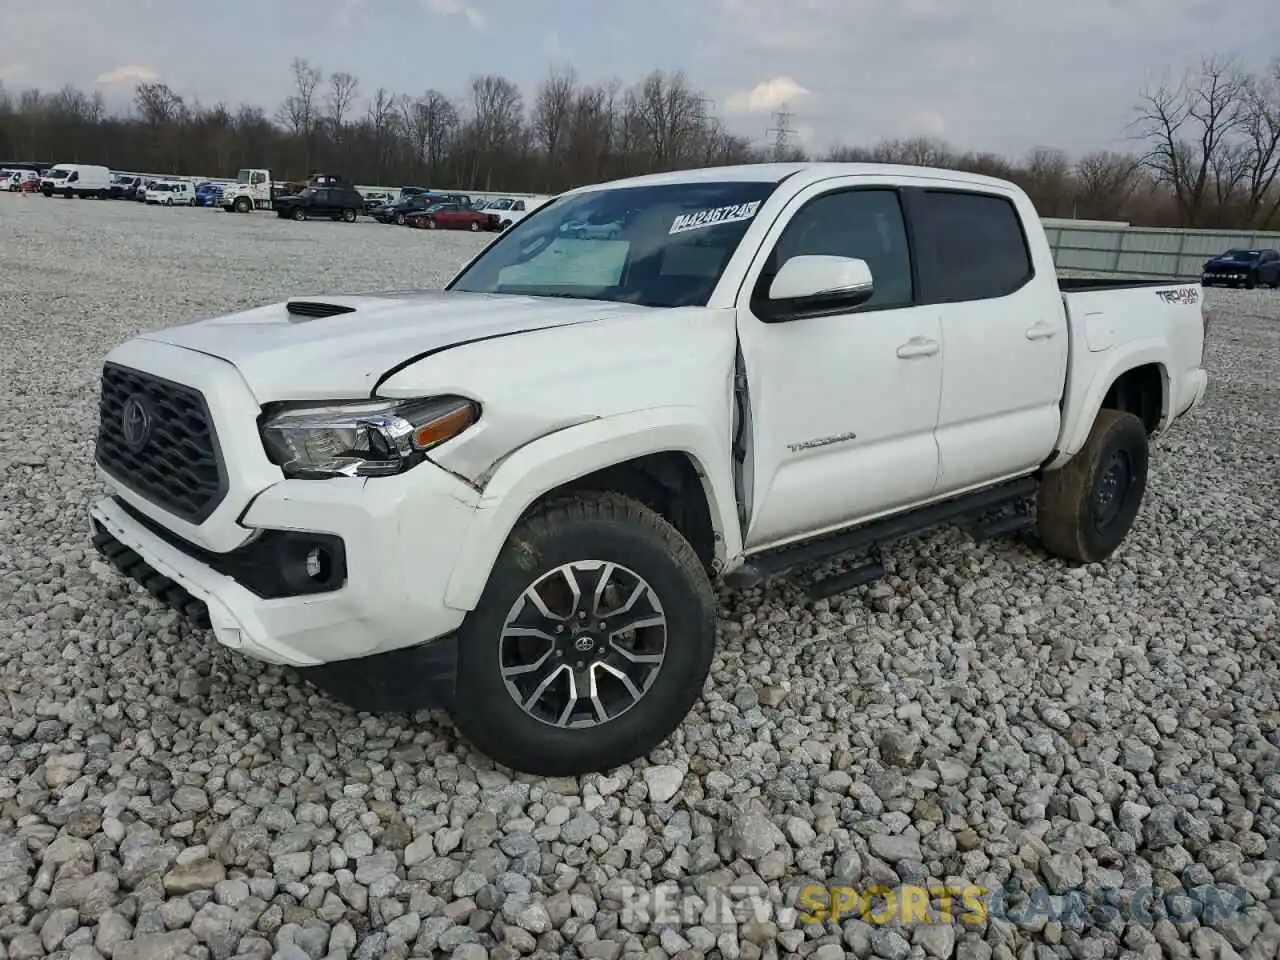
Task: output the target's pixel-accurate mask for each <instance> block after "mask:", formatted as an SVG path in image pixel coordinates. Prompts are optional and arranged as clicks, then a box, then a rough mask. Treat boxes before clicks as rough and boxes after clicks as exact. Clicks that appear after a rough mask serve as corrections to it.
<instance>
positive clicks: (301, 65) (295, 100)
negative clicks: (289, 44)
mask: <svg viewBox="0 0 1280 960" xmlns="http://www.w3.org/2000/svg"><path fill="white" fill-rule="evenodd" d="M292 69H293V85H294V92H293V93H291V94H290V95H289V96H287V97H285V98H284V103H283V104H281V106H280V110H279V112H278V113H277V115H276V116H277V119H278V120H279V121H280V122H281V123H283V124H284V125H285V126H287V127H288V128H289V129H290V130H291V131H292V132H293V135H294V136H296V137H298V138H299V139H301V140H302V142H303V144H304V146H305V154H306V161H305V162H306V166H307V170H308V172H310V169H311V147H312V142H313V138H314V135H315V128H316V120H317V119H318V118H317V115H316V89H317V88H318V87H319V86H320V71H319V70H317V69H316V68H315V67H313V66H311V64H310V63H308V62H307V61H306V60H302V59H300V58H297V57H295V58H294V61H293V64H292Z"/></svg>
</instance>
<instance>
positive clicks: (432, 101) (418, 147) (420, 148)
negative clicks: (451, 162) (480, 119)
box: [398, 90, 458, 171]
mask: <svg viewBox="0 0 1280 960" xmlns="http://www.w3.org/2000/svg"><path fill="white" fill-rule="evenodd" d="M398 105H399V108H400V121H401V124H402V126H403V129H404V133H405V136H406V137H407V138H408V143H409V145H410V148H411V153H412V156H413V162H414V166H415V169H416V170H422V169H423V168H424V167H425V168H426V170H427V171H435V170H437V169H439V167H440V166H441V165H442V164H443V161H444V156H445V152H446V150H447V149H448V145H449V140H450V138H451V137H452V136H453V133H454V131H455V129H456V128H457V126H458V110H457V108H456V107H455V106H454V105H453V102H452V101H450V99H449V98H448V97H446V96H445V95H444V94H443V93H441V92H440V91H439V90H428V91H427V92H426V93H424V94H423V95H422V96H421V97H418V98H417V99H414V98H413V97H408V96H402V97H400V99H399V101H398Z"/></svg>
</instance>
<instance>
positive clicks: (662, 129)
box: [624, 70, 706, 170]
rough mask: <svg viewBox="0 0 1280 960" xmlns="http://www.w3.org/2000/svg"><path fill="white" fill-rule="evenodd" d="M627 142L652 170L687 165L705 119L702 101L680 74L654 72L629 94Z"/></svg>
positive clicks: (626, 120)
mask: <svg viewBox="0 0 1280 960" xmlns="http://www.w3.org/2000/svg"><path fill="white" fill-rule="evenodd" d="M626 113H627V115H626V118H625V120H624V122H625V123H626V125H627V127H628V130H627V133H628V136H629V138H630V139H631V140H632V141H633V142H635V141H639V142H638V143H636V146H637V148H638V149H639V150H640V151H641V152H642V153H647V154H648V158H649V163H650V164H651V165H652V167H653V169H655V170H671V169H674V168H676V167H679V166H681V165H682V164H683V163H687V162H689V160H690V159H691V158H692V155H693V152H694V150H693V148H694V145H695V143H696V142H697V140H698V137H699V134H700V133H702V128H703V125H704V123H705V120H706V118H705V117H704V116H703V110H702V98H701V97H700V96H699V95H698V94H697V93H696V92H695V91H694V90H693V89H692V88H691V87H690V86H689V82H688V80H687V79H686V78H685V75H684V74H683V73H675V74H672V75H671V76H667V75H666V74H664V73H663V72H662V71H660V70H655V71H654V72H652V73H650V74H649V75H648V76H647V77H645V78H644V79H643V80H642V81H640V83H639V84H637V86H636V87H635V88H634V89H633V90H632V91H630V92H629V93H628V95H627V104H626Z"/></svg>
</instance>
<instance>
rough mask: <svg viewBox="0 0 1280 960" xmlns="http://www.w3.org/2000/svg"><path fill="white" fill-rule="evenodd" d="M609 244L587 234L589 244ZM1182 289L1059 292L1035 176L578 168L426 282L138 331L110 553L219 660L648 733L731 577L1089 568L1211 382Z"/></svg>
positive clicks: (508, 760) (105, 514) (560, 729)
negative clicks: (584, 171) (943, 564)
mask: <svg viewBox="0 0 1280 960" xmlns="http://www.w3.org/2000/svg"><path fill="white" fill-rule="evenodd" d="M584 223H585V224H589V225H595V224H601V225H614V226H616V229H613V228H612V227H611V229H610V230H609V231H601V232H599V233H598V234H596V233H594V232H593V233H592V234H591V235H589V236H583V235H582V229H581V225H582V224H584ZM1202 306H1203V305H1202V300H1201V291H1200V288H1199V287H1198V286H1197V285H1196V284H1192V283H1182V282H1176V281H1170V282H1167V283H1123V282H1115V281H1079V282H1070V281H1060V280H1059V278H1058V277H1057V276H1056V275H1055V272H1054V265H1053V260H1052V257H1051V251H1050V249H1049V245H1048V243H1047V241H1046V238H1045V234H1044V231H1043V229H1042V228H1041V225H1040V221H1039V219H1038V217H1037V215H1036V211H1035V210H1034V209H1033V207H1032V205H1031V203H1030V202H1029V200H1028V198H1027V197H1026V195H1025V194H1024V193H1023V192H1022V191H1020V190H1019V189H1018V188H1017V187H1015V186H1013V185H1012V184H1009V183H1006V182H1004V181H1001V180H995V179H989V178H985V177H979V176H973V175H968V174H962V173H956V172H951V171H944V170H932V169H922V168H915V167H896V166H888V165H865V166H864V165H856V164H853V165H846V164H787V165H750V166H741V167H726V168H718V169H707V170H697V171H690V172H680V173H667V174H660V175H655V176H646V177H640V178H636V179H630V180H624V181H620V182H615V183H610V184H604V185H601V186H591V187H584V188H581V189H577V190H573V191H570V192H568V193H566V194H563V195H561V196H559V197H558V198H556V199H555V200H554V201H552V202H551V203H549V204H547V205H546V206H544V207H542V208H540V209H539V210H538V211H537V212H535V213H533V214H532V215H530V216H529V217H527V218H525V219H524V220H522V221H520V222H519V223H516V224H515V225H513V226H512V227H511V229H510V230H509V231H507V232H506V233H504V234H502V235H501V236H499V237H497V238H496V239H495V240H494V242H493V243H491V244H490V245H488V246H487V247H486V248H485V249H484V250H483V251H482V252H481V253H479V254H478V255H477V256H476V257H475V258H474V259H473V260H472V261H471V262H470V263H468V264H467V265H466V266H465V267H463V269H462V270H461V271H460V272H459V273H458V274H457V276H456V277H455V278H454V279H453V280H452V281H451V282H450V283H449V284H448V286H447V287H446V288H445V290H443V291H417V292H408V293H388V294H386V295H385V296H333V297H316V298H299V299H295V300H290V301H288V302H286V303H279V304H274V305H270V306H263V307H259V308H256V309H251V310H248V311H246V312H243V313H238V314H234V315H231V316H227V317H223V318H219V319H212V320H205V321H202V322H198V323H192V324H188V325H184V326H178V327H175V328H171V329H167V330H162V331H159V332H155V333H147V334H143V335H141V336H139V337H137V338H135V339H133V340H131V341H129V342H127V343H125V344H123V345H121V346H119V347H117V348H116V349H115V350H113V351H112V352H111V353H110V355H109V356H108V357H107V359H106V365H105V367H104V370H103V375H102V393H101V426H100V431H99V434H98V440H97V452H96V462H97V465H98V467H99V470H100V476H101V478H102V479H103V480H104V481H105V483H106V484H107V486H108V489H109V491H110V495H109V496H107V497H105V498H104V499H101V500H98V501H97V502H96V503H94V504H93V505H92V507H91V513H92V524H93V531H94V533H93V536H94V542H95V544H96V546H97V547H98V549H99V550H100V551H101V552H102V553H103V554H104V555H105V556H106V557H108V558H109V559H111V560H112V561H113V562H115V563H116V565H117V566H118V567H119V568H120V569H122V570H123V571H125V572H126V573H128V574H129V575H131V576H132V577H134V578H135V579H137V580H138V581H140V582H141V583H142V584H143V585H144V586H145V587H146V588H148V589H149V590H151V591H152V592H153V593H154V594H156V595H157V596H159V597H161V598H162V599H164V600H166V601H168V602H170V603H172V604H174V605H176V606H178V607H179V608H181V609H183V610H185V611H187V612H188V613H190V614H192V615H193V616H195V617H197V618H207V619H206V620H205V621H204V622H207V623H209V624H210V625H211V627H212V631H213V636H214V637H215V638H216V639H217V640H218V641H219V642H220V643H222V644H225V645H226V646H227V647H230V648H232V649H234V650H239V651H241V652H243V653H244V654H247V655H249V656H251V657H255V658H259V659H262V660H266V661H271V662H274V663H279V664H288V665H292V666H294V667H298V668H301V670H302V672H303V674H304V675H310V676H311V677H312V678H313V679H314V680H315V682H316V683H317V685H318V686H320V687H321V688H323V689H326V690H328V691H330V692H331V693H333V694H334V695H335V696H337V697H339V698H340V699H343V700H345V701H346V702H347V703H349V704H352V705H353V706H356V707H357V708H360V709H370V710H396V711H400V710H405V711H408V710H412V709H417V708H429V707H443V708H445V709H446V710H447V711H448V712H449V713H450V715H451V716H452V718H453V719H454V721H455V723H456V725H457V727H458V729H459V730H460V732H461V733H462V734H463V735H464V737H465V738H467V739H468V740H469V741H470V742H471V743H472V744H473V745H475V746H476V747H478V748H479V749H480V750H482V751H483V752H485V753H487V754H488V755H489V756H490V757H492V758H493V759H495V760H497V761H499V762H501V763H504V764H506V765H508V766H509V767H512V768H514V769H516V770H521V771H525V772H530V773H542V774H551V773H555V774H572V773H578V772H583V771H591V770H605V769H609V768H611V767H613V766H616V765H618V764H621V763H624V762H629V761H630V760H632V759H634V758H636V757H639V756H642V755H644V754H645V753H647V752H648V751H649V750H651V749H652V748H653V747H654V746H655V745H657V744H659V743H660V742H662V741H663V740H664V739H665V738H666V737H667V736H668V735H670V733H671V732H672V731H673V730H674V729H675V727H676V726H677V725H678V724H679V723H680V722H681V719H682V718H683V717H684V715H685V714H686V713H687V711H688V710H689V709H690V708H691V707H692V705H693V704H694V703H695V702H696V700H697V698H698V697H699V696H700V694H701V691H702V688H703V684H704V682H705V679H706V677H707V674H708V669H709V666H710V663H711V660H712V655H713V649H714V645H715V635H716V602H715V593H714V592H713V589H712V582H713V580H715V579H717V578H724V579H726V580H727V581H728V582H729V583H731V584H738V585H748V586H749V585H753V584H757V583H760V582H762V581H764V580H766V579H768V578H770V577H773V576H777V575H780V574H783V573H788V572H799V571H801V570H803V569H804V568H806V567H810V568H811V567H813V566H814V565H815V564H818V563H820V562H822V561H826V560H829V559H831V558H833V557H835V555H836V554H840V553H843V554H848V555H849V557H850V563H851V564H852V566H850V567H848V568H847V569H846V570H845V572H843V573H840V574H837V575H835V576H834V577H828V578H827V579H825V580H823V581H820V582H816V583H814V584H813V586H812V590H813V593H814V594H815V595H817V596H822V595H830V594H832V593H835V592H839V591H842V590H848V589H850V588H851V587H853V586H856V585H857V584H859V583H864V582H867V581H868V580H870V579H873V578H875V577H876V576H878V575H880V574H882V573H883V572H884V571H883V568H882V567H881V566H880V563H879V557H880V553H879V552H880V551H881V550H883V549H885V548H886V547H887V546H888V545H889V544H890V543H891V542H892V541H893V540H894V539H895V538H899V537H902V536H904V535H906V534H910V533H914V532H917V531H919V530H922V529H924V528H927V527H931V526H934V525H937V524H941V523H954V522H959V523H963V524H967V525H969V527H970V529H971V530H972V531H973V533H974V534H975V535H976V536H979V537H983V536H992V535H996V534H999V533H1002V532H1008V531H1012V530H1015V529H1017V528H1019V527H1028V526H1032V525H1034V526H1035V527H1036V529H1037V531H1038V534H1039V537H1040V540H1041V541H1042V543H1043V545H1044V548H1045V549H1046V550H1047V551H1048V552H1049V553H1051V554H1054V555H1056V556H1059V557H1062V558H1065V559H1067V560H1068V561H1072V562H1098V561H1102V560H1105V559H1106V558H1107V557H1108V556H1109V555H1110V554H1111V553H1112V551H1114V550H1115V549H1116V547H1117V546H1118V545H1119V544H1120V542H1121V541H1122V540H1123V538H1124V537H1125V535H1126V533H1127V532H1128V530H1129V529H1130V526H1131V524H1132V523H1133V522H1134V518H1135V515H1136V514H1137V512H1138V509H1139V506H1140V503H1141V501H1142V498H1143V493H1144V490H1145V484H1146V478H1147V457H1148V440H1149V438H1150V436H1151V435H1152V434H1154V433H1155V432H1156V431H1158V430H1162V429H1164V428H1166V427H1168V426H1169V425H1170V424H1171V423H1172V422H1173V421H1174V420H1176V419H1177V418H1179V417H1181V416H1183V415H1184V414H1186V413H1187V412H1188V411H1189V410H1191V409H1192V408H1193V407H1195V406H1196V405H1197V404H1198V403H1199V402H1200V401H1201V398H1202V397H1203V395H1204V392H1205V385H1206V376H1205V372H1204V370H1203V369H1202V366H1201V358H1202V351H1203V346H1204V338H1205V333H1206V329H1205V319H1204V314H1203V311H1202Z"/></svg>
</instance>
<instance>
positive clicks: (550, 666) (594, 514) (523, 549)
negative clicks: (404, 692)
mask: <svg viewBox="0 0 1280 960" xmlns="http://www.w3.org/2000/svg"><path fill="white" fill-rule="evenodd" d="M458 641H459V642H458V651H459V653H458V679H457V689H456V695H455V696H454V698H453V704H452V706H451V707H450V710H449V712H450V714H451V716H452V718H453V720H454V723H455V724H456V725H457V727H458V729H459V731H460V732H461V733H462V735H463V736H464V737H465V738H466V739H467V740H469V741H470V742H471V743H473V744H474V745H475V746H476V747H477V748H478V749H480V750H481V751H483V752H484V753H486V754H487V755H488V756H489V757H491V758H492V759H494V760H496V761H498V762H499V763H502V764H505V765H506V766H508V767H511V768H512V769H515V770H518V771H521V772H524V773H530V774H537V775H543V776H572V775H576V774H581V773H587V772H591V771H602V770H608V769H611V768H613V767H616V766H618V765H620V764H623V763H628V762H630V761H632V760H634V759H636V758H637V757H641V756H643V755H645V754H646V753H648V752H649V751H650V750H652V749H653V748H654V747H656V746H657V745H658V744H660V743H661V742H662V741H664V740H665V739H666V738H667V737H668V736H669V735H670V734H671V733H672V731H673V730H675V729H676V727H677V726H679V724H680V722H681V721H682V720H683V718H684V716H685V714H687V713H688V712H689V710H690V709H691V708H692V706H693V704H694V703H695V702H696V701H697V699H698V697H699V696H700V695H701V692H702V686H703V683H704V682H705V680H706V677H707V673H708V671H709V670H710V667H711V659H712V656H713V654H714V650H715V596H714V594H713V592H712V589H711V584H710V581H709V579H708V577H707V574H706V571H705V569H704V568H703V566H702V564H701V562H700V561H699V559H698V557H697V555H696V554H695V553H694V550H693V548H692V547H691V546H690V545H689V543H688V541H686V540H685V539H684V538H683V537H682V536H681V535H680V534H679V533H678V532H677V531H676V530H675V528H674V527H672V526H671V525H670V524H669V523H667V521H666V520H664V519H663V518H662V517H660V516H658V514H656V513H654V512H653V511H651V510H649V509H648V508H647V507H644V506H641V505H640V504H639V503H637V502H635V501H633V500H630V499H628V498H626V497H623V496H620V495H618V494H612V493H599V494H589V495H582V496H580V497H577V498H574V499H571V500H565V501H561V502H559V503H553V504H549V505H547V506H546V507H544V508H542V509H540V510H538V511H537V512H535V513H533V514H532V515H531V516H530V517H528V518H527V519H525V520H523V521H521V523H520V524H519V525H518V526H517V528H516V529H515V530H514V531H513V532H512V534H511V536H510V538H509V539H508V540H507V543H506V546H505V547H504V548H503V550H502V553H501V554H500V555H499V557H498V560H497V562H496V563H495V564H494V567H493V571H492V572H491V574H490V576H489V582H488V584H487V585H486V586H485V590H484V594H483V595H482V596H481V599H480V603H479V604H478V605H477V606H476V609H475V611H474V612H472V613H471V614H470V615H468V617H467V620H466V621H465V622H464V624H463V626H462V628H461V630H460V631H459V637H458Z"/></svg>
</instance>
